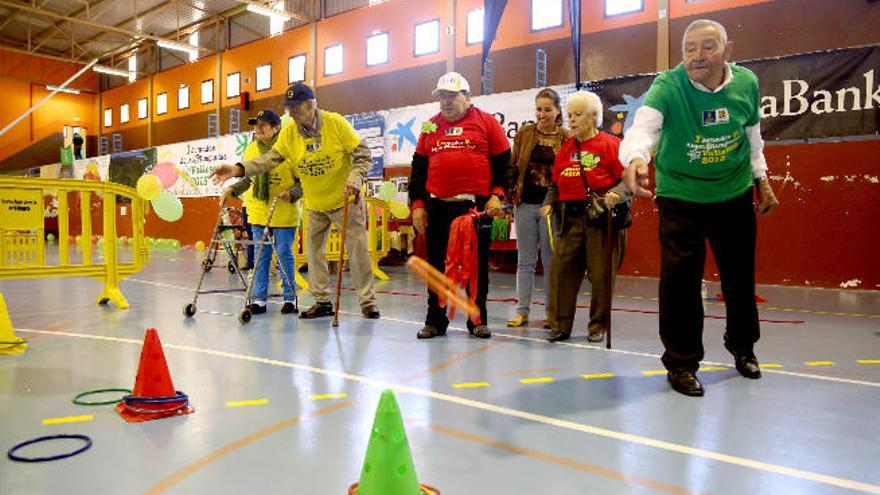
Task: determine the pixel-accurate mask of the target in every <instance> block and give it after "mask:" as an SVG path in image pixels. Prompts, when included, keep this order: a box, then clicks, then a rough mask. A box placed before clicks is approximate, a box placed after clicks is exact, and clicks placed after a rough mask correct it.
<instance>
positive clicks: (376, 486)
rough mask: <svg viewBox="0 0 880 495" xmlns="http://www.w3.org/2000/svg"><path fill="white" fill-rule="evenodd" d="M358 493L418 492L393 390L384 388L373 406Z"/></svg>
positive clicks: (415, 494) (411, 494) (413, 494)
mask: <svg viewBox="0 0 880 495" xmlns="http://www.w3.org/2000/svg"><path fill="white" fill-rule="evenodd" d="M357 493H358V494H359V495H419V494H420V493H421V488H420V487H419V480H418V478H417V477H416V468H415V465H414V464H413V460H412V454H410V452H409V442H408V441H407V440H406V431H405V430H404V429H403V419H402V418H401V417H400V407H398V405H397V399H396V398H395V397H394V392H392V391H391V390H385V391H384V392H382V397H381V398H380V399H379V407H377V408H376V419H375V420H373V429H372V431H371V432H370V443H369V445H367V457H366V458H365V459H364V468H363V470H362V471H361V479H360V483H358V491H357Z"/></svg>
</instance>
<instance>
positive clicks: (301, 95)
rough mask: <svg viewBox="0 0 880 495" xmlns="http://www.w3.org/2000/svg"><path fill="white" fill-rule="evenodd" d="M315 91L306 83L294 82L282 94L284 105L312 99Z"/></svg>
mask: <svg viewBox="0 0 880 495" xmlns="http://www.w3.org/2000/svg"><path fill="white" fill-rule="evenodd" d="M314 99H315V92H314V91H312V88H310V87H309V86H308V85H307V84H305V83H302V82H296V83H293V84H291V85H290V87H289V88H287V92H286V93H285V94H284V105H286V106H293V105H296V104H299V103H302V102H304V101H306V100H314Z"/></svg>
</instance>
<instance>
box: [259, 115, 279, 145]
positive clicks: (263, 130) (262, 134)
mask: <svg viewBox="0 0 880 495" xmlns="http://www.w3.org/2000/svg"><path fill="white" fill-rule="evenodd" d="M279 130H281V126H273V125H272V124H267V123H266V122H263V121H261V120H258V121H257V123H256V124H254V136H255V137H256V138H257V141H259V142H261V143H263V144H268V143H269V142H270V141H272V138H273V137H275V134H277V133H278V131H279Z"/></svg>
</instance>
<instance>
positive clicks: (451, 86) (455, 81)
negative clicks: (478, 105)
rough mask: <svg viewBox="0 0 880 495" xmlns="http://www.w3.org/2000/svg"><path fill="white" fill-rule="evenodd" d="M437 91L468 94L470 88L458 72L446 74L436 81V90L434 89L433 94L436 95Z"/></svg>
mask: <svg viewBox="0 0 880 495" xmlns="http://www.w3.org/2000/svg"><path fill="white" fill-rule="evenodd" d="M438 91H453V92H459V91H465V92H468V93H470V92H471V86H470V84H468V82H467V79H465V78H464V76H462V75H461V74H459V73H458V72H447V73H446V74H443V75H442V76H440V79H438V80H437V88H435V89H434V92H433V94H434V95H436V94H437V92H438Z"/></svg>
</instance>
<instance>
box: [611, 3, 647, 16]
mask: <svg viewBox="0 0 880 495" xmlns="http://www.w3.org/2000/svg"><path fill="white" fill-rule="evenodd" d="M643 9H644V2H643V0H605V17H611V16H615V15H621V14H631V13H633V12H641V11H642V10H643Z"/></svg>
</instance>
